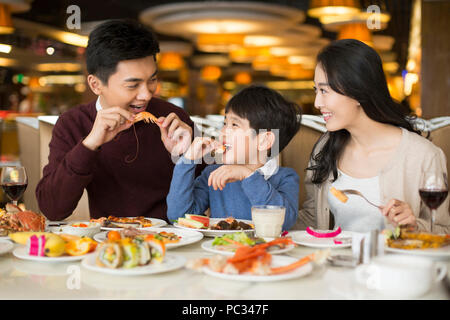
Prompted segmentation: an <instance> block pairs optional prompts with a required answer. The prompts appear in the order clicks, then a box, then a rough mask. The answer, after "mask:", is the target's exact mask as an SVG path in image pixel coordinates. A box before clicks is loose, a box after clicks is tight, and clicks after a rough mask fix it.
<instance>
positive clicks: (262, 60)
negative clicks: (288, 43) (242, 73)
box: [252, 56, 289, 71]
mask: <svg viewBox="0 0 450 320" xmlns="http://www.w3.org/2000/svg"><path fill="white" fill-rule="evenodd" d="M287 64H289V61H288V58H287V57H274V56H269V57H265V56H262V57H257V58H255V60H253V61H252V68H253V69H255V70H258V71H269V70H270V67H272V66H274V65H287Z"/></svg>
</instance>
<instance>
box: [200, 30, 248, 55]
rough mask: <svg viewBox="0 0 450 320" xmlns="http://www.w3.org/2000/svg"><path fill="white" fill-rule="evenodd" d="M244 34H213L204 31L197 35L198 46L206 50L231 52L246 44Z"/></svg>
mask: <svg viewBox="0 0 450 320" xmlns="http://www.w3.org/2000/svg"><path fill="white" fill-rule="evenodd" d="M244 37H245V36H244V35H243V34H226V33H223V34H213V33H202V34H199V35H197V40H196V43H197V48H198V49H199V50H200V51H205V52H229V51H231V50H233V49H237V48H239V47H241V46H242V45H243V44H244Z"/></svg>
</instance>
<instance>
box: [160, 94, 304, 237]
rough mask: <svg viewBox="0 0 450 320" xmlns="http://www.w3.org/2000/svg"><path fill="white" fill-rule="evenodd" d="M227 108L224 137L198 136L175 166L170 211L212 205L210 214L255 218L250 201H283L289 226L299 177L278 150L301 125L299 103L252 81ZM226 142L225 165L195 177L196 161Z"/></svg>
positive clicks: (172, 216) (200, 211)
mask: <svg viewBox="0 0 450 320" xmlns="http://www.w3.org/2000/svg"><path fill="white" fill-rule="evenodd" d="M225 114H226V115H225V123H224V126H223V128H222V130H221V132H220V139H219V140H220V143H219V142H218V141H215V140H212V139H210V138H201V137H197V138H195V139H194V141H193V143H192V144H191V146H190V148H189V149H188V150H187V151H186V153H185V154H184V156H183V157H182V158H181V159H180V160H179V161H178V163H177V165H176V166H175V169H174V173H173V177H172V182H171V185H170V191H169V194H168V196H167V217H168V218H169V220H175V219H177V218H179V217H182V216H184V214H186V213H191V214H203V213H204V212H205V210H207V209H208V208H210V209H211V217H212V218H225V217H229V216H233V217H234V218H239V219H248V220H251V207H252V206H254V205H279V206H284V207H286V214H285V221H284V225H283V230H289V229H290V228H291V227H292V226H293V225H294V223H295V221H296V219H297V215H298V193H299V177H298V175H297V173H296V172H295V171H294V170H293V169H291V168H283V167H278V166H277V159H276V155H277V154H278V152H281V151H282V150H283V149H284V147H285V146H286V145H287V144H288V143H289V141H290V140H291V139H292V137H293V136H294V135H295V134H296V133H297V131H298V130H299V128H300V118H301V110H300V107H299V106H297V105H296V104H294V103H291V102H289V101H286V100H285V99H284V98H283V97H282V96H281V95H280V94H279V93H278V92H276V91H274V90H271V89H269V88H266V87H263V86H250V87H247V88H245V89H243V90H242V91H240V92H239V93H238V94H236V95H235V96H234V97H233V98H232V99H230V101H229V102H228V104H227V106H226V108H225ZM276 129H278V130H279V131H278V132H279V134H278V135H277V134H276V133H277V130H276ZM223 146H225V148H224V149H225V150H224V151H223V156H222V158H223V165H218V164H215V165H211V166H208V167H206V168H205V169H204V170H203V172H202V174H201V175H200V176H199V177H198V178H197V179H195V177H194V169H195V164H194V163H196V162H198V161H199V160H201V159H202V157H204V156H205V155H207V154H208V153H210V152H211V151H212V150H219V149H220V148H222V147H223ZM277 146H278V150H276V149H277Z"/></svg>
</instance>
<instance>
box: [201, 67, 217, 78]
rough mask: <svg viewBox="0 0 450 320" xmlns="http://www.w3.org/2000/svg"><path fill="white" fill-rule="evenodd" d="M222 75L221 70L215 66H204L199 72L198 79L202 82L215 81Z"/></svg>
mask: <svg viewBox="0 0 450 320" xmlns="http://www.w3.org/2000/svg"><path fill="white" fill-rule="evenodd" d="M221 75H222V70H220V68H219V67H217V66H204V67H203V68H202V69H201V70H200V77H201V78H202V79H203V80H208V81H216V80H217V79H219V78H220V76H221Z"/></svg>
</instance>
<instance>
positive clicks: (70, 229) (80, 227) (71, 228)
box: [61, 221, 101, 238]
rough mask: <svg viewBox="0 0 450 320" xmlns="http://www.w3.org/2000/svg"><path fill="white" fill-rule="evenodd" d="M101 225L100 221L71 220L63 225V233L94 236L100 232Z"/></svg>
mask: <svg viewBox="0 0 450 320" xmlns="http://www.w3.org/2000/svg"><path fill="white" fill-rule="evenodd" d="M100 228H101V225H100V223H98V222H86V221H77V222H71V223H70V224H68V225H65V226H62V227H61V231H62V233H66V234H72V235H75V236H79V237H89V238H92V237H93V236H94V235H95V234H97V233H99V232H100Z"/></svg>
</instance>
